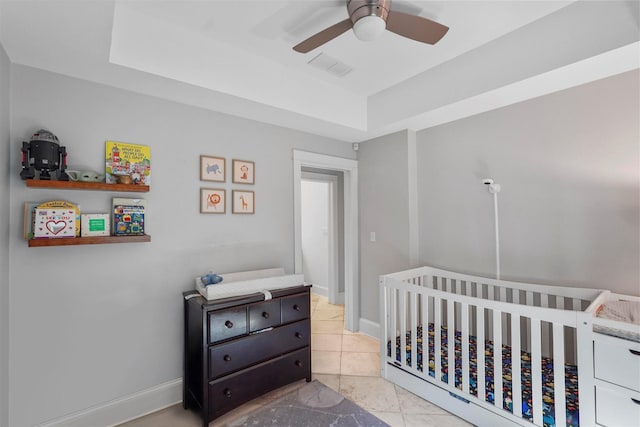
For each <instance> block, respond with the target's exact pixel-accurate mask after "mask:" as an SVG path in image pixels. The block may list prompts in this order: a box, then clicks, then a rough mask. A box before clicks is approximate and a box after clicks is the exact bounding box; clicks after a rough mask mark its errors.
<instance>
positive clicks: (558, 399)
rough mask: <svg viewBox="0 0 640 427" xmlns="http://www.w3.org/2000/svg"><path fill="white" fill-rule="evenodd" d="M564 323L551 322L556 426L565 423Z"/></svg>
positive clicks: (564, 424)
mask: <svg viewBox="0 0 640 427" xmlns="http://www.w3.org/2000/svg"><path fill="white" fill-rule="evenodd" d="M564 380H565V377H564V325H562V324H561V323H554V324H553V400H554V406H555V413H556V414H555V416H556V426H566V425H567V415H566V413H567V412H566V397H565V394H564V390H565V384H564Z"/></svg>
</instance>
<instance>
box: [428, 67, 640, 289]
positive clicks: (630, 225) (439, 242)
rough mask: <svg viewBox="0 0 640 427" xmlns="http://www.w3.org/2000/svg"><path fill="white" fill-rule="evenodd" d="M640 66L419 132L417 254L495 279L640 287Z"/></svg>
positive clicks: (457, 269) (617, 287)
mask: <svg viewBox="0 0 640 427" xmlns="http://www.w3.org/2000/svg"><path fill="white" fill-rule="evenodd" d="M639 77H640V76H639V73H638V71H637V70H636V71H633V72H628V73H625V74H622V75H619V76H615V77H611V78H607V79H604V80H600V81H597V82H594V83H591V84H587V85H584V86H579V87H576V88H572V89H569V90H565V91H562V92H558V93H555V94H552V95H548V96H544V97H541V98H537V99H533V100H530V101H527V102H522V103H520V104H516V105H513V106H510V107H506V108H502V109H500V110H496V111H492V112H488V113H485V114H481V115H477V116H474V117H470V118H467V119H463V120H459V121H456V122H453V123H449V124H446V125H442V126H438V127H434V128H431V129H427V130H424V131H421V132H419V133H418V135H417V154H418V168H419V169H418V174H419V175H418V192H419V218H420V221H419V232H420V247H419V251H420V259H421V261H422V263H423V264H426V265H431V266H437V267H444V268H448V269H452V270H456V271H462V272H469V273H473V274H479V275H485V276H489V277H493V276H494V274H495V256H494V254H495V249H494V226H493V198H492V196H491V195H490V194H489V193H488V191H487V188H486V187H485V186H484V185H482V184H481V179H482V178H485V177H490V178H493V179H494V180H495V182H497V183H500V184H501V185H502V192H501V193H499V197H498V203H499V219H500V245H501V264H502V268H501V270H502V278H504V279H511V280H517V281H526V282H534V283H535V282H539V283H549V284H554V285H572V286H582V287H590V288H606V289H610V290H613V291H617V292H621V293H626V294H633V295H640V289H639V286H640V277H639V269H640V266H639V262H640V261H639V260H640V251H639V248H638V246H639V243H638V242H639V237H640V229H639V226H640V213H639V211H640V209H639V197H640V188H639V182H640V175H639V165H638V161H639V159H640V151H639V150H640V148H639V141H640V135H639V117H640V111H639V107H638V103H639V102H638V98H639V93H640V88H639V83H638V82H639V80H640V79H639Z"/></svg>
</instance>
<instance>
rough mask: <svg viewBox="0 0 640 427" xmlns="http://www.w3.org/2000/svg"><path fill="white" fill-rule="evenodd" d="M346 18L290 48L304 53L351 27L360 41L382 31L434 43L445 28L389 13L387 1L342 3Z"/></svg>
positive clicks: (389, 8)
mask: <svg viewBox="0 0 640 427" xmlns="http://www.w3.org/2000/svg"><path fill="white" fill-rule="evenodd" d="M346 1H347V11H348V12H349V18H347V19H345V20H344V21H340V22H338V23H337V24H334V25H332V26H330V27H328V28H325V29H324V30H322V31H320V32H319V33H317V34H314V35H313V36H311V37H309V38H308V39H306V40H304V41H303V42H301V43H298V44H297V45H295V46H294V47H293V50H295V51H296V52H300V53H307V52H309V51H311V50H313V49H315V48H317V47H319V46H322V45H323V44H325V43H327V42H328V41H330V40H333V39H334V38H336V37H338V36H339V35H341V34H342V33H344V32H346V31H348V30H350V29H351V28H353V32H354V33H355V35H356V37H358V38H359V39H360V40H363V41H370V40H374V39H375V38H376V37H377V36H379V35H380V34H381V33H382V32H383V31H384V30H385V29H387V30H389V31H391V32H393V33H396V34H398V35H401V36H403V37H407V38H409V39H412V40H416V41H419V42H422V43H427V44H436V43H437V42H438V41H439V40H440V39H441V38H442V37H444V35H445V34H446V33H447V31H449V27H447V26H445V25H442V24H439V23H437V22H435V21H432V20H430V19H427V18H423V17H421V16H417V15H410V14H407V13H404V12H398V11H394V10H391V0H346Z"/></svg>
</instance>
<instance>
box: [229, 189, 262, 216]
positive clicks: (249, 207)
mask: <svg viewBox="0 0 640 427" xmlns="http://www.w3.org/2000/svg"><path fill="white" fill-rule="evenodd" d="M231 199H232V203H233V204H232V208H231V212H233V213H234V214H252V213H256V200H255V194H254V193H253V191H244V190H233V191H232V194H231Z"/></svg>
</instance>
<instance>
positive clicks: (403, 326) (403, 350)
mask: <svg viewBox="0 0 640 427" xmlns="http://www.w3.org/2000/svg"><path fill="white" fill-rule="evenodd" d="M398 314H400V364H402V366H406V365H407V291H400V312H399V313H398Z"/></svg>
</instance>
